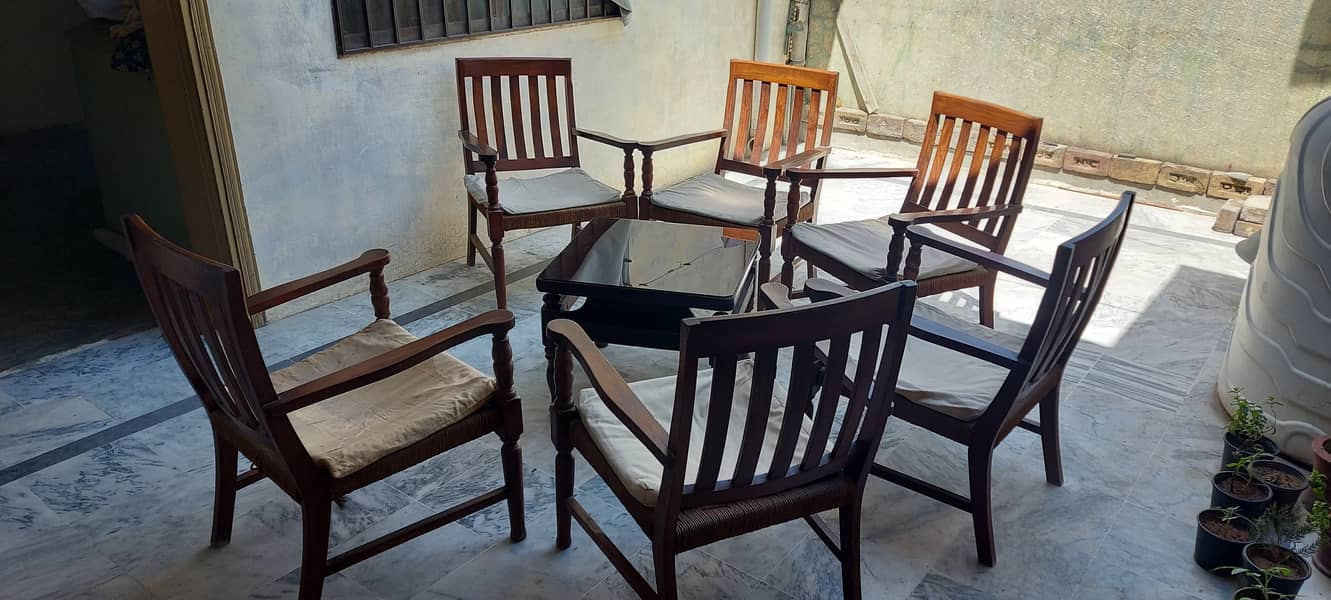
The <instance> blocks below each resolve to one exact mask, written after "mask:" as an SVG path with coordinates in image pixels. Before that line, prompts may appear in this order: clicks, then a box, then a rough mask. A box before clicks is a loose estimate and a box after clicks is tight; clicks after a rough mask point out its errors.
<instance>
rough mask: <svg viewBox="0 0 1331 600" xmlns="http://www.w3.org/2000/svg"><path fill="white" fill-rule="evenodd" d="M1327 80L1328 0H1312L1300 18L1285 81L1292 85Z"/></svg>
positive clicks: (1330, 59) (1330, 70)
mask: <svg viewBox="0 0 1331 600" xmlns="http://www.w3.org/2000/svg"><path fill="white" fill-rule="evenodd" d="M1328 81H1331V0H1313V2H1312V5H1311V6H1309V7H1308V16H1307V17H1306V18H1304V20H1303V33H1302V34H1301V35H1300V36H1299V49H1298V52H1297V53H1296V54H1295V55H1294V68H1293V70H1292V71H1291V72H1290V74H1289V83H1290V85H1291V86H1294V87H1301V86H1323V85H1326V83H1327V82H1328Z"/></svg>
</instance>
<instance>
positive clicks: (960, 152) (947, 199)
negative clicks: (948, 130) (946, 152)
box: [938, 119, 971, 208]
mask: <svg viewBox="0 0 1331 600" xmlns="http://www.w3.org/2000/svg"><path fill="white" fill-rule="evenodd" d="M958 120H960V119H958ZM970 139H971V122H970V121H961V131H960V132H958V133H957V149H956V151H955V152H953V154H952V169H951V170H950V171H948V174H947V182H945V183H944V184H943V191H942V193H940V194H939V195H938V202H939V204H938V207H939V208H948V207H950V206H951V205H952V191H953V190H954V189H956V186H957V176H958V175H960V174H961V163H963V162H965V160H966V144H967V143H968V142H970Z"/></svg>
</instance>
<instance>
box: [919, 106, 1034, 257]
mask: <svg viewBox="0 0 1331 600" xmlns="http://www.w3.org/2000/svg"><path fill="white" fill-rule="evenodd" d="M929 115H930V116H929V123H928V125H927V126H926V128H925V131H924V142H923V143H922V144H921V146H920V157H919V161H918V162H917V163H916V165H915V167H916V168H917V169H919V175H918V176H917V177H915V179H914V180H913V181H911V185H910V189H909V190H908V191H907V193H906V201H905V203H904V204H903V205H902V208H901V210H902V212H917V211H929V210H947V209H952V208H968V207H972V206H1004V205H1008V204H1020V203H1021V200H1022V197H1023V196H1025V194H1026V184H1027V182H1029V181H1030V177H1031V169H1032V167H1033V166H1034V165H1035V154H1036V150H1038V149H1039V145H1040V129H1041V127H1042V126H1043V124H1044V119H1041V118H1040V117H1033V116H1031V115H1028V114H1025V113H1022V112H1018V111H1015V110H1012V109H1010V108H1005V107H1002V106H999V105H997V104H991V103H988V102H984V101H981V100H974V99H971V98H965V97H962V96H955V95H953V94H948V93H945V92H934V99H933V108H932V109H930V113H929ZM1015 224H1016V215H1011V216H1003V217H996V218H992V219H979V220H975V221H967V222H964V223H939V224H937V225H936V226H937V227H940V228H943V229H946V230H948V231H951V232H952V233H955V234H957V235H960V236H962V237H964V238H966V239H968V240H971V241H973V242H975V243H977V244H980V245H982V246H984V247H985V248H988V249H990V250H994V251H997V252H1002V251H1003V250H1004V249H1006V247H1007V242H1008V239H1009V238H1010V237H1011V235H1012V227H1013V225H1015Z"/></svg>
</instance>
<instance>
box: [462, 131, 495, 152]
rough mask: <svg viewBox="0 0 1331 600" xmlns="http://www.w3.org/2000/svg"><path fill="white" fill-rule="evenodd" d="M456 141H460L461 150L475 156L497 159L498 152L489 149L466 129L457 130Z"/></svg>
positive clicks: (487, 145)
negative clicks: (463, 149) (465, 150)
mask: <svg viewBox="0 0 1331 600" xmlns="http://www.w3.org/2000/svg"><path fill="white" fill-rule="evenodd" d="M458 139H460V140H462V147H463V148H465V149H467V150H469V151H471V152H474V153H475V154H476V155H477V156H480V157H482V158H491V159H494V158H499V151H498V150H495V149H494V148H491V147H490V146H489V144H486V143H485V142H482V141H481V138H478V137H476V135H475V134H473V133H472V132H470V131H467V130H466V129H459V130H458Z"/></svg>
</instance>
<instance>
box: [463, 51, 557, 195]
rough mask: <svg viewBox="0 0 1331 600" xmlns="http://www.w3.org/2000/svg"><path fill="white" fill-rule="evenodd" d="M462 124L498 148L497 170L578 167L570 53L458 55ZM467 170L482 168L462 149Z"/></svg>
mask: <svg viewBox="0 0 1331 600" xmlns="http://www.w3.org/2000/svg"><path fill="white" fill-rule="evenodd" d="M456 70H457V92H458V114H459V116H460V118H461V125H462V129H464V130H466V131H470V132H471V133H473V134H475V135H476V137H478V138H480V140H481V141H482V142H484V143H486V144H488V145H490V146H491V147H493V148H494V149H496V150H498V151H499V160H498V161H497V163H496V165H495V170H497V171H522V170H529V169H551V168H561V167H577V166H579V165H580V163H579V161H578V139H577V136H576V135H575V134H574V131H575V130H576V128H577V124H576V123H575V122H574V118H573V115H574V111H573V63H572V60H571V59H568V58H459V59H457V60H456ZM463 161H464V166H465V167H466V171H467V172H468V173H476V172H484V171H485V164H484V163H482V162H481V161H479V160H478V159H477V157H476V156H475V154H473V153H472V152H468V151H465V150H464V151H463Z"/></svg>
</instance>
